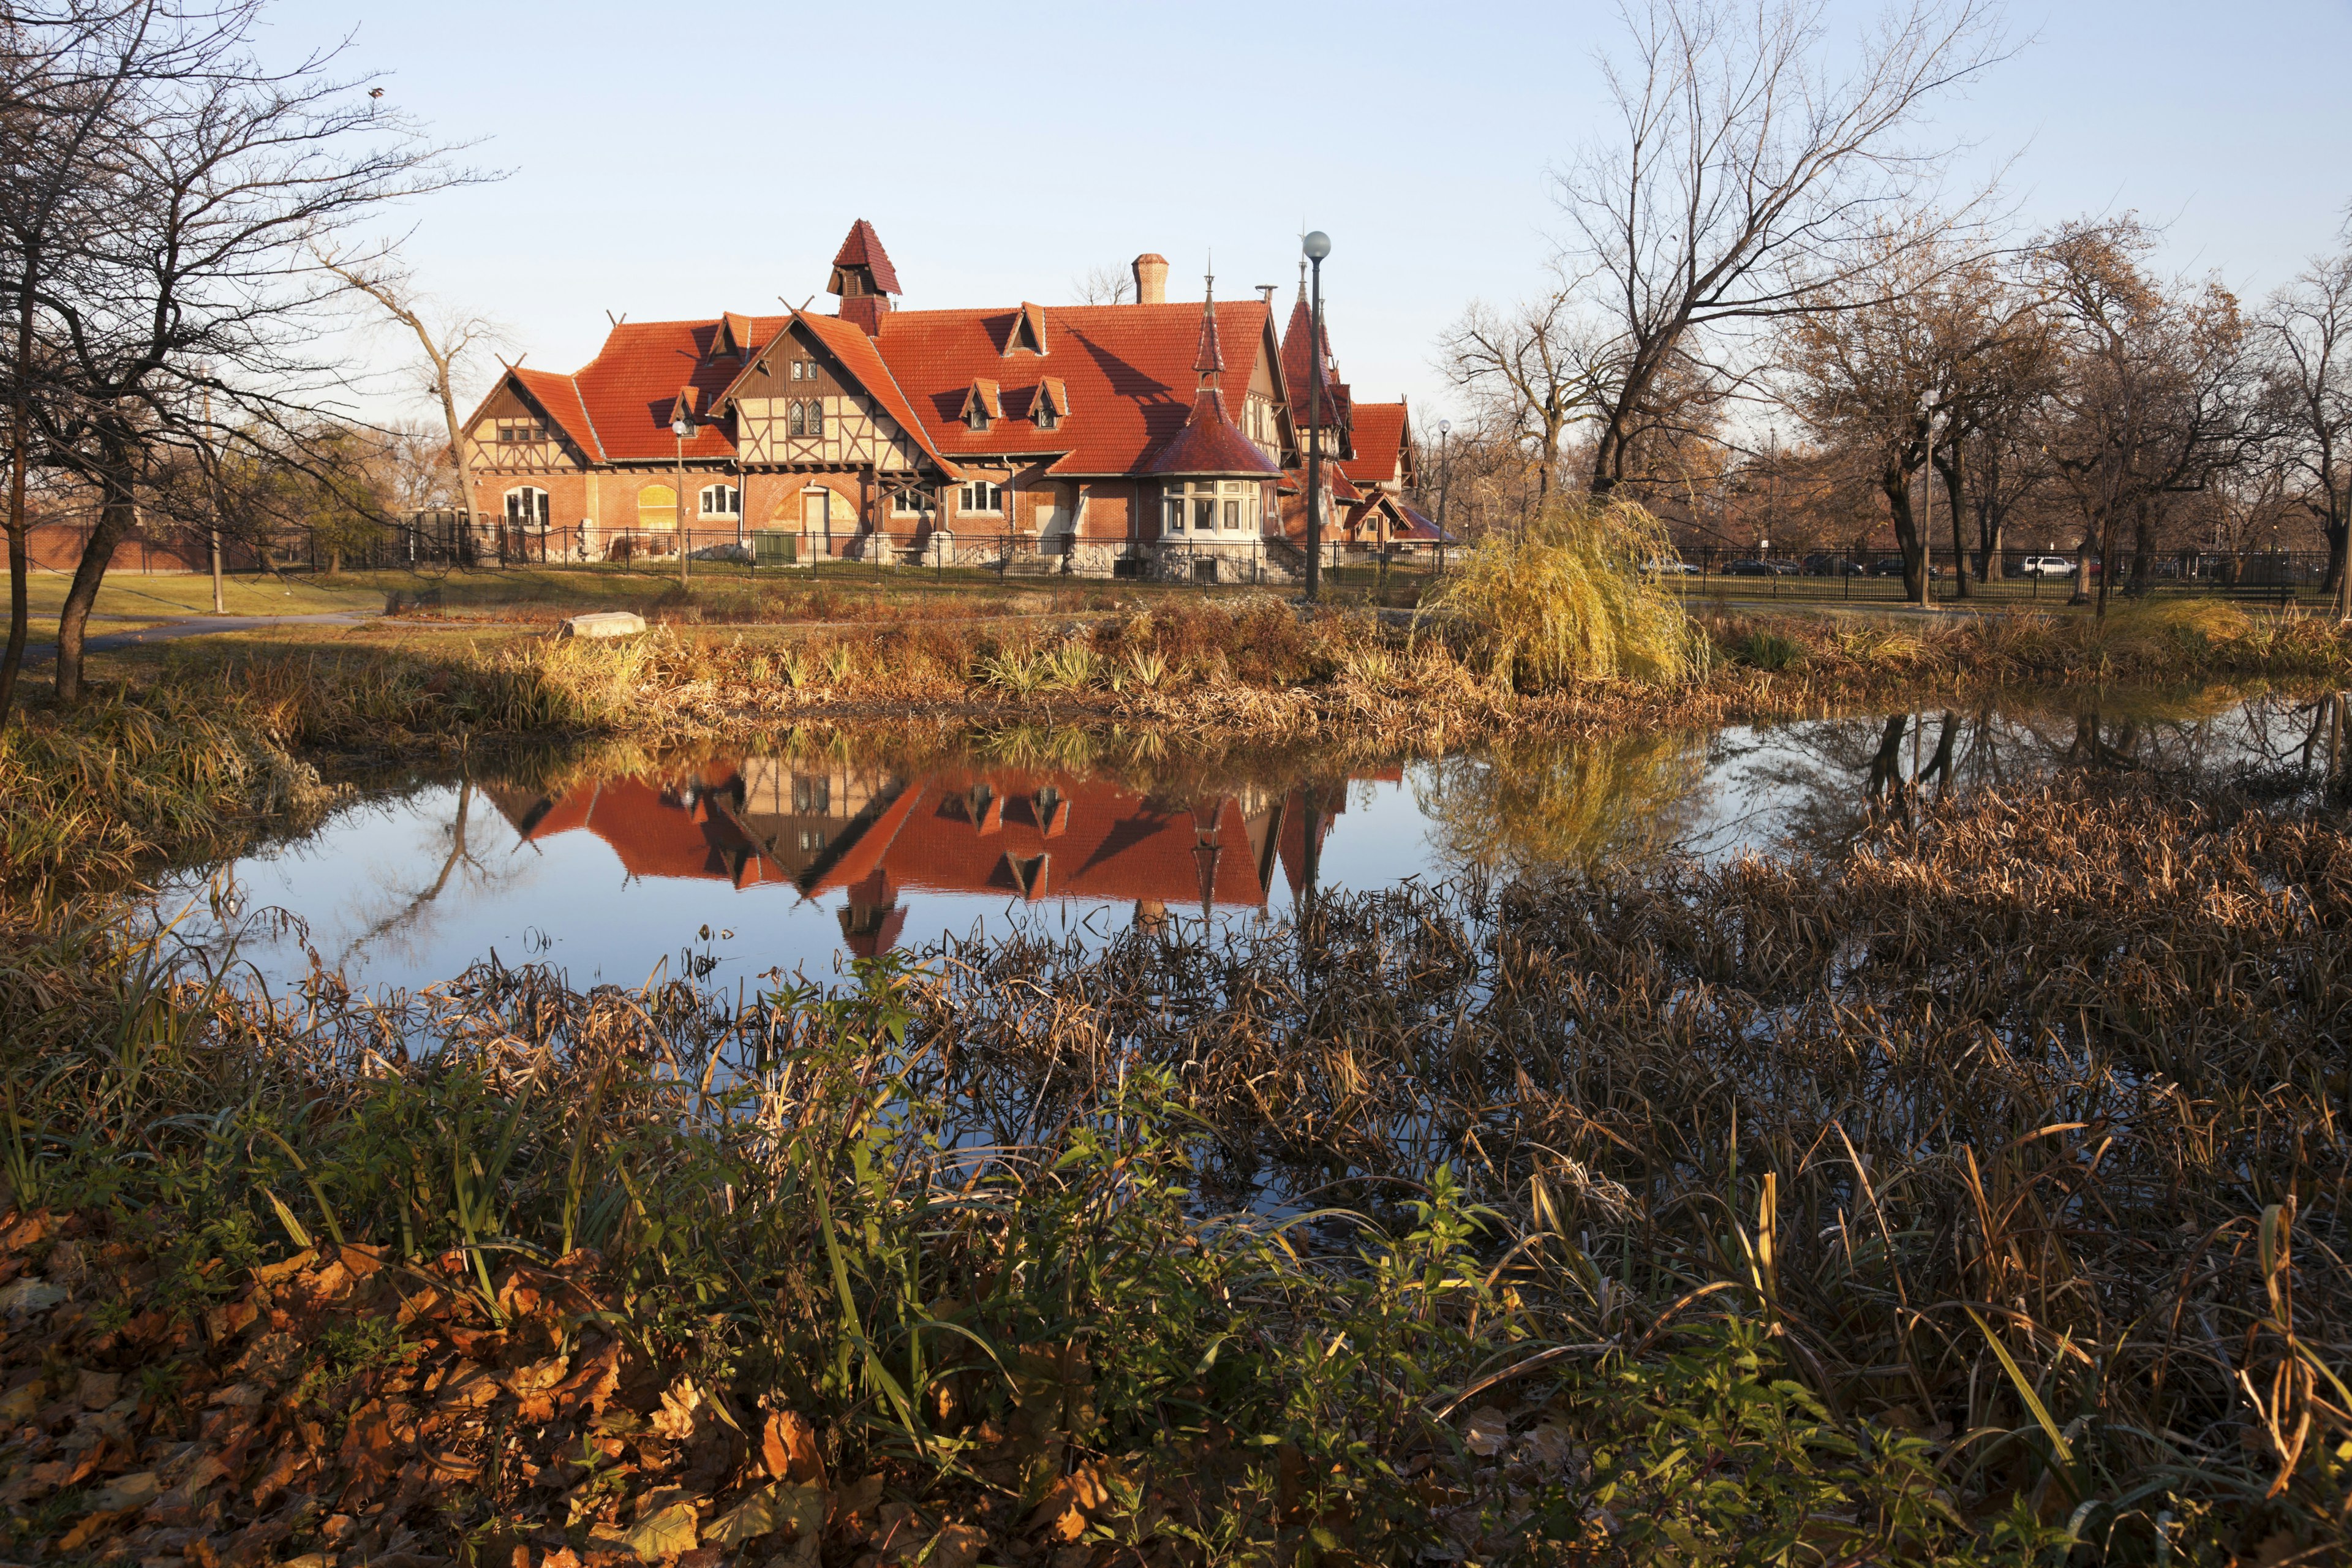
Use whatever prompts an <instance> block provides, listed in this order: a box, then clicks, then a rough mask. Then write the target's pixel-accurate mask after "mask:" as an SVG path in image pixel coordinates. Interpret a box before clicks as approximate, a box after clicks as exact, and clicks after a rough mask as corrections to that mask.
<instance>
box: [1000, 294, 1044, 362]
mask: <svg viewBox="0 0 2352 1568" xmlns="http://www.w3.org/2000/svg"><path fill="white" fill-rule="evenodd" d="M1004 352H1005V353H1006V354H1007V355H1012V354H1016V353H1032V354H1042V353H1045V307H1044V306H1043V305H1032V304H1028V303H1026V302H1025V301H1024V303H1023V305H1022V307H1021V313H1020V314H1019V315H1017V316H1015V317H1013V325H1012V327H1011V329H1010V330H1009V331H1006V332H1005V334H1004Z"/></svg>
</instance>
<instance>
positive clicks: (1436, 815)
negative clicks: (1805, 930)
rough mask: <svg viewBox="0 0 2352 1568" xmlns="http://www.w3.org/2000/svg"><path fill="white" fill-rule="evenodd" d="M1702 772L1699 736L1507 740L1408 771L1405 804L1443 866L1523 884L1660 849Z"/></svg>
mask: <svg viewBox="0 0 2352 1568" xmlns="http://www.w3.org/2000/svg"><path fill="white" fill-rule="evenodd" d="M1705 776H1706V737H1705V736H1703V735H1633V736H1619V737H1615V738H1613V739H1608V740H1596V741H1586V742H1570V743H1566V744H1563V743H1560V742H1521V743H1509V742H1506V743H1503V744H1500V745H1497V746H1496V748H1495V749H1494V750H1493V751H1492V752H1488V753H1487V754H1486V755H1485V756H1482V757H1476V758H1471V757H1449V758H1446V759H1444V760H1443V761H1441V762H1438V763H1433V764H1432V765H1431V766H1430V767H1429V768H1428V769H1426V770H1424V771H1420V772H1418V773H1415V774H1414V775H1413V800H1414V804H1415V805H1417V806H1418V807H1419V808H1420V810H1421V812H1422V815H1423V816H1426V817H1428V818H1429V819H1430V822H1431V823H1432V824H1433V826H1434V827H1435V829H1436V832H1435V835H1434V843H1435V847H1436V849H1437V852H1438V855H1439V858H1441V859H1444V860H1445V861H1449V862H1451V863H1453V864H1454V865H1455V866H1459V867H1464V868H1470V867H1475V868H1479V869H1482V870H1490V871H1501V872H1505V873H1508V874H1514V875H1522V876H1524V875H1528V874H1529V873H1534V872H1539V871H1542V870H1544V869H1546V868H1551V867H1558V866H1587V865H1591V864H1592V863H1594V862H1596V861H1598V860H1601V859H1619V860H1622V859H1628V858H1643V857H1646V856H1650V855H1654V854H1657V853H1659V852H1661V851H1663V850H1664V849H1665V848H1667V847H1670V846H1672V845H1673V844H1674V843H1675V841H1676V840H1677V839H1679V838H1680V837H1682V835H1683V833H1684V830H1685V827H1686V826H1688V824H1689V822H1690V820H1691V817H1692V814H1693V810H1694V806H1695V803H1696V799H1697V797H1698V790H1699V784H1700V783H1701V782H1702V780H1703V779H1704V778H1705Z"/></svg>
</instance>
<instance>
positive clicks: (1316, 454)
mask: <svg viewBox="0 0 2352 1568" xmlns="http://www.w3.org/2000/svg"><path fill="white" fill-rule="evenodd" d="M1299 248H1300V249H1302V250H1304V251H1305V252H1306V253H1307V260H1308V261H1309V262H1310V263H1312V264H1313V266H1314V268H1315V293H1314V303H1313V304H1312V305H1311V306H1310V307H1309V308H1308V311H1307V356H1308V358H1307V603H1308V604H1310V605H1311V604H1313V603H1314V602H1315V601H1316V599H1317V598H1318V596H1319V595H1321V593H1322V588H1323V575H1322V557H1323V258H1325V257H1327V256H1328V255H1330V254H1331V237H1330V236H1329V235H1328V234H1325V233H1324V232H1323V231H1322V230H1321V229H1319V228H1318V229H1317V230H1316V231H1315V232H1314V233H1312V234H1310V235H1308V236H1307V237H1306V238H1305V239H1303V240H1301V241H1300V242H1299Z"/></svg>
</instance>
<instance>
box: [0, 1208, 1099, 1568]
mask: <svg viewBox="0 0 2352 1568" xmlns="http://www.w3.org/2000/svg"><path fill="white" fill-rule="evenodd" d="M12 1246H13V1247H14V1250H12V1249H11V1248H12ZM66 1247H72V1248H73V1251H72V1252H70V1253H69V1254H67V1255H66V1256H65V1257H64V1258H62V1259H60V1258H59V1257H58V1255H59V1253H60V1252H62V1251H63V1250H64V1248H66ZM433 1267H434V1266H433V1265H430V1264H428V1265H425V1266H424V1267H423V1268H418V1267H412V1266H410V1265H407V1264H404V1263H402V1262H400V1261H398V1260H396V1259H394V1258H390V1257H388V1256H387V1255H386V1254H385V1253H384V1252H383V1250H382V1249H381V1248H376V1247H357V1246H333V1245H329V1244H326V1243H324V1242H321V1243H320V1244H319V1245H318V1246H317V1247H314V1248H305V1249H304V1250H302V1251H300V1252H298V1253H297V1254H295V1255H294V1256H293V1257H291V1258H286V1259H284V1260H283V1261H280V1262H276V1263H267V1264H263V1265H261V1266H259V1267H257V1268H252V1269H248V1270H246V1271H245V1272H244V1273H243V1274H242V1275H241V1276H238V1277H236V1278H230V1277H229V1276H228V1275H227V1274H226V1273H225V1272H223V1271H221V1270H219V1269H218V1268H217V1267H216V1266H214V1265H207V1266H206V1268H205V1269H203V1270H200V1272H203V1273H205V1275H206V1278H205V1289H204V1293H199V1294H193V1295H188V1294H186V1293H183V1298H184V1299H174V1298H173V1295H172V1294H171V1293H170V1292H167V1291H165V1290H163V1289H162V1288H161V1279H162V1278H163V1276H162V1271H161V1269H160V1268H158V1267H156V1265H155V1264H154V1262H153V1261H152V1259H149V1258H145V1257H143V1256H142V1254H141V1253H140V1252H139V1250H138V1249H137V1248H136V1247H131V1246H128V1245H127V1244H123V1243H121V1242H116V1241H111V1240H109V1239H107V1237H106V1222H105V1221H103V1220H99V1219H91V1218H85V1217H82V1216H78V1215H28V1216H7V1217H6V1218H0V1280H5V1281H7V1283H5V1285H0V1311H5V1312H6V1313H8V1314H9V1316H8V1317H7V1318H6V1319H5V1323H6V1325H7V1326H6V1331H5V1333H0V1441H7V1444H8V1446H7V1447H0V1532H7V1533H10V1534H11V1535H12V1536H13V1539H11V1540H10V1541H8V1542H6V1544H7V1545H8V1546H9V1548H10V1549H9V1550H8V1551H6V1552H0V1555H5V1556H7V1557H9V1558H12V1559H16V1560H30V1559H32V1558H34V1557H48V1558H55V1557H57V1556H58V1555H60V1554H68V1553H69V1554H73V1555H76V1556H80V1557H85V1558H88V1559H90V1560H93V1561H96V1562H100V1563H119V1564H123V1565H124V1568H128V1565H129V1564H131V1563H142V1564H144V1565H146V1568H264V1565H266V1564H269V1563H285V1564H299V1565H302V1568H362V1565H364V1568H635V1565H636V1564H641V1563H656V1564H662V1565H664V1568H730V1565H743V1568H751V1565H758V1568H818V1565H819V1563H820V1562H821V1561H822V1560H829V1559H832V1558H833V1557H834V1556H835V1553H836V1552H837V1553H838V1554H839V1556H838V1560H839V1561H843V1562H848V1561H852V1560H856V1561H858V1562H864V1563H873V1564H875V1565H876V1568H889V1565H892V1564H898V1563H924V1564H927V1565H929V1568H973V1565H974V1564H976V1563H980V1562H982V1561H983V1560H998V1555H999V1554H998V1552H995V1551H994V1550H992V1549H995V1548H1003V1549H1005V1550H1004V1551H1003V1558H1005V1559H1008V1560H1013V1561H1028V1562H1034V1563H1040V1564H1044V1563H1048V1562H1050V1563H1055V1564H1057V1565H1062V1568H1073V1565H1076V1564H1082V1563H1086V1562H1087V1561H1089V1560H1090V1559H1091V1556H1092V1553H1093V1550H1094V1549H1093V1548H1092V1547H1090V1546H1087V1545H1085V1544H1083V1538H1084V1537H1085V1536H1087V1534H1088V1533H1090V1532H1093V1527H1094V1526H1095V1525H1096V1524H1097V1523H1098V1522H1100V1521H1102V1519H1103V1518H1104V1517H1105V1510H1106V1509H1107V1508H1109V1507H1110V1506H1112V1490H1111V1489H1109V1488H1108V1486H1107V1485H1106V1477H1105V1473H1104V1472H1101V1471H1099V1470H1097V1468H1094V1467H1092V1466H1089V1465H1086V1464H1077V1465H1076V1468H1074V1469H1071V1470H1070V1471H1069V1472H1068V1473H1067V1474H1064V1473H1062V1469H1063V1467H1064V1466H1065V1465H1066V1464H1069V1463H1071V1462H1072V1457H1071V1456H1069V1454H1068V1450H1067V1448H1066V1445H1065V1444H1064V1443H1063V1441H1062V1439H1060V1438H1059V1437H1052V1438H1050V1439H1045V1438H1040V1437H1039V1436H1037V1435H1036V1434H1034V1433H1030V1432H1028V1431H1027V1429H1026V1427H1025V1426H1024V1430H1023V1434H1022V1435H1019V1436H1017V1439H1016V1438H1015V1437H1006V1436H1003V1435H1002V1434H1000V1435H999V1436H998V1437H997V1438H996V1439H994V1441H995V1442H996V1444H997V1446H998V1447H999V1448H1001V1449H1002V1454H1001V1455H1000V1456H999V1459H998V1460H996V1461H991V1462H990V1463H989V1464H988V1465H987V1466H986V1467H985V1468H987V1469H988V1470H989V1471H990V1473H992V1474H993V1473H994V1472H995V1471H996V1470H999V1469H1003V1470H1004V1471H1005V1473H1006V1474H1007V1475H1012V1476H1017V1477H1018V1478H1021V1479H1019V1480H1018V1481H1017V1484H1015V1485H1013V1488H1012V1489H1011V1490H1012V1492H1014V1493H1017V1492H1020V1491H1022V1490H1024V1489H1026V1490H1027V1492H1028V1495H1030V1496H1032V1497H1037V1498H1040V1499H1041V1500H1040V1501H1038V1502H1037V1503H1036V1505H1035V1506H1034V1508H1029V1509H1026V1510H1024V1509H1023V1508H1022V1507H1021V1506H1020V1505H1019V1503H1018V1500H1017V1498H1016V1497H1014V1496H1013V1495H1010V1494H1007V1495H1001V1496H1000V1495H996V1494H997V1492H1003V1491H1004V1489H1003V1487H999V1488H997V1489H996V1490H995V1491H986V1490H983V1491H982V1492H979V1493H969V1494H964V1495H963V1496H962V1500H961V1502H957V1503H954V1504H953V1505H950V1504H947V1503H945V1502H943V1501H942V1500H940V1498H938V1497H936V1496H931V1495H929V1492H930V1491H931V1489H932V1486H931V1484H930V1483H931V1478H929V1476H921V1477H919V1476H916V1475H915V1474H914V1473H913V1472H908V1481H909V1483H910V1484H909V1486H908V1489H907V1490H906V1491H904V1492H900V1491H894V1490H893V1489H892V1487H893V1482H892V1481H891V1480H890V1479H888V1478H887V1477H886V1475H884V1474H881V1473H876V1474H866V1475H861V1476H859V1477H858V1479H856V1480H854V1481H851V1482H848V1483H846V1484H844V1485H840V1486H835V1485H832V1484H831V1483H830V1481H829V1479H828V1470H829V1468H830V1467H829V1466H828V1463H827V1449H826V1438H825V1435H824V1433H823V1432H822V1431H821V1430H820V1429H819V1427H818V1426H817V1425H816V1423H814V1422H813V1421H812V1420H810V1419H809V1417H808V1416H807V1415H805V1414H803V1413H802V1412H800V1411H798V1410H794V1409H792V1408H790V1407H787V1406H782V1405H776V1404H775V1403H773V1400H774V1395H773V1394H772V1392H770V1391H763V1390H761V1389H758V1388H742V1387H737V1386H734V1385H731V1384H713V1383H711V1382H709V1381H705V1380H703V1379H702V1378H701V1377H700V1376H699V1375H698V1374H697V1373H694V1372H692V1371H690V1370H689V1369H688V1367H687V1366H686V1365H684V1364H683V1363H679V1362H675V1361H672V1362H665V1361H662V1360H660V1359H658V1358H652V1357H649V1356H648V1354H647V1352H645V1351H644V1350H642V1349H639V1348H635V1347H636V1343H637V1342H635V1341H634V1340H632V1339H630V1338H628V1337H627V1336H626V1335H625V1333H624V1332H622V1331H620V1330H619V1329H618V1328H617V1327H616V1325H617V1324H619V1323H620V1322H621V1321H622V1319H621V1317H620V1315H619V1314H618V1313H616V1312H615V1311H614V1309H613V1308H612V1307H611V1306H610V1304H609V1300H608V1299H607V1298H605V1297H604V1296H603V1295H602V1294H601V1293H600V1286H601V1285H602V1284H603V1277H602V1275H601V1272H600V1271H601V1269H602V1268H603V1260H602V1259H601V1258H598V1257H597V1256H596V1255H595V1254H593V1253H583V1254H576V1255H574V1256H573V1257H572V1258H566V1259H564V1260H563V1261H562V1263H561V1264H559V1265H558V1266H556V1267H554V1268H541V1267H535V1266H531V1265H528V1264H515V1265H511V1266H509V1268H508V1269H507V1270H506V1273H505V1276H504V1278H503V1279H499V1280H498V1281H497V1282H496V1289H495V1294H494V1297H493V1299H494V1300H496V1302H497V1303H498V1312H497V1314H496V1315H495V1316H494V1315H493V1314H492V1312H491V1311H490V1310H489V1308H488V1304H487V1303H485V1302H484V1301H483V1300H481V1299H480V1298H479V1297H478V1296H476V1295H474V1294H472V1293H471V1292H470V1291H469V1290H467V1289H465V1288H464V1285H465V1281H464V1280H462V1279H460V1280H457V1281H455V1282H453V1281H452V1280H450V1279H448V1278H446V1276H443V1277H436V1276H435V1275H434V1274H433V1272H432V1268H433ZM68 1278H70V1279H72V1280H73V1281H74V1283H73V1284H72V1285H71V1287H70V1288H69V1287H68V1285H67V1284H65V1283H61V1282H60V1281H62V1280H65V1279H68ZM101 1306H102V1307H103V1310H102V1311H101V1310H99V1309H100V1307H101ZM1065 1363H1068V1364H1065ZM1075 1368H1076V1363H1075V1362H1074V1361H1073V1360H1072V1358H1071V1357H1070V1356H1069V1355H1067V1354H1063V1355H1061V1356H1059V1357H1058V1358H1040V1359H1039V1363H1038V1373H1037V1377H1036V1379H1035V1382H1036V1384H1037V1386H1036V1389H1035V1391H1034V1397H1033V1399H1032V1401H1031V1403H1032V1404H1033V1405H1034V1406H1035V1407H1036V1409H1037V1410H1038V1411H1039V1412H1045V1411H1054V1410H1059V1409H1060V1408H1062V1407H1063V1406H1064V1405H1066V1404H1067V1403H1069V1402H1070V1401H1072V1400H1074V1399H1078V1398H1080V1397H1081V1393H1080V1392H1078V1391H1074V1390H1073V1389H1072V1388H1071V1387H1070V1386H1069V1384H1071V1383H1072V1381H1073V1380H1074V1378H1075V1375H1076V1373H1075V1370H1074V1369H1075ZM763 1400H764V1401H765V1402H766V1403H765V1405H764V1407H763ZM739 1413H740V1414H739ZM975 1430H976V1431H983V1429H975ZM984 1430H992V1428H988V1429H984ZM989 1440H990V1439H988V1438H986V1437H985V1436H984V1435H983V1436H982V1441H983V1443H985V1442H987V1441H989ZM1016 1450H1017V1452H1016ZM1041 1468H1042V1469H1043V1470H1044V1472H1045V1473H1044V1474H1040V1470H1041ZM891 1474H892V1475H897V1474H898V1472H896V1471H893V1472H891ZM1031 1478H1034V1481H1035V1484H1034V1487H1033V1486H1032V1485H1031V1482H1030V1479H1031ZM467 1510H471V1512H470V1513H468V1512H467ZM486 1515H487V1516H488V1517H490V1518H492V1519H494V1520H502V1521H530V1522H513V1523H499V1524H497V1525H496V1526H495V1528H494V1529H491V1530H490V1532H489V1533H488V1534H484V1533H482V1527H480V1526H478V1525H477V1526H468V1525H467V1524H466V1523H465V1521H466V1520H467V1518H469V1517H470V1518H472V1519H475V1520H480V1519H482V1518H484V1517H486ZM468 1530H471V1531H472V1533H470V1534H469V1533H468V1532H467V1531H468Z"/></svg>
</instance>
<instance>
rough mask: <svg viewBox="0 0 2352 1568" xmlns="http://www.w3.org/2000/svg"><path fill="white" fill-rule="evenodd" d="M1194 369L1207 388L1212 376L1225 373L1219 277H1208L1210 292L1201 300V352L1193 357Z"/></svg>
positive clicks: (1212, 274) (1211, 275)
mask: <svg viewBox="0 0 2352 1568" xmlns="http://www.w3.org/2000/svg"><path fill="white" fill-rule="evenodd" d="M1192 368H1193V369H1194V370H1196V371H1198V372H1200V373H1201V384H1202V385H1203V386H1206V385H1207V384H1209V378H1210V377H1212V376H1217V375H1223V374H1224V371H1225V356H1224V352H1223V350H1222V349H1220V348H1219V347H1218V346H1217V275H1216V274H1215V273H1213V272H1212V273H1210V274H1209V275H1208V292H1207V293H1206V294H1204V295H1203V296H1202V300H1201V352H1200V353H1196V354H1194V355H1193V356H1192Z"/></svg>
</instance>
